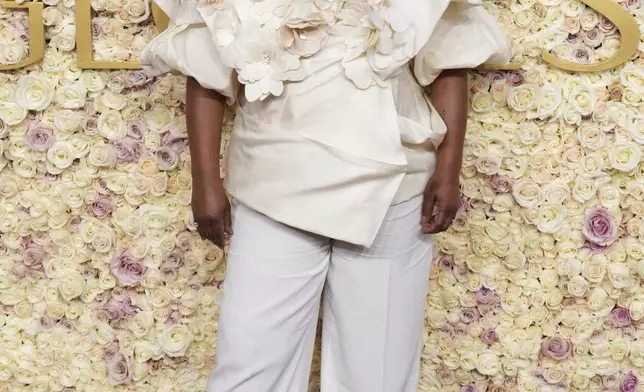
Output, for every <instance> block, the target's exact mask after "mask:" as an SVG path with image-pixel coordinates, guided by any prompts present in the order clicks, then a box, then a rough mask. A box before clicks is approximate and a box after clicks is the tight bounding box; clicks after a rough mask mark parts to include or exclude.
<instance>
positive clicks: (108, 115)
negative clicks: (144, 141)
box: [98, 110, 127, 140]
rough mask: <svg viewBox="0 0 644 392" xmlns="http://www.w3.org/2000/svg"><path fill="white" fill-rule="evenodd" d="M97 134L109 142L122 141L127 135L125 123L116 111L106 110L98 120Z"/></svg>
mask: <svg viewBox="0 0 644 392" xmlns="http://www.w3.org/2000/svg"><path fill="white" fill-rule="evenodd" d="M98 132H99V133H100V134H101V136H104V137H106V138H107V139H109V140H117V139H122V138H124V137H125V135H126V134H127V128H126V127H125V121H124V120H123V117H121V113H119V112H118V111H116V110H106V111H105V112H103V113H101V115H100V116H99V118H98Z"/></svg>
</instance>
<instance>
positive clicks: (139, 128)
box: [125, 121, 143, 140]
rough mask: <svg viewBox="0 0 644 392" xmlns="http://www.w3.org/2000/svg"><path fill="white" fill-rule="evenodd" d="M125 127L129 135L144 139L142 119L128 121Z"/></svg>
mask: <svg viewBox="0 0 644 392" xmlns="http://www.w3.org/2000/svg"><path fill="white" fill-rule="evenodd" d="M125 129H126V130H127V135H128V136H129V137H131V138H134V139H137V140H141V139H143V124H142V123H141V122H140V121H128V122H127V124H126V125H125Z"/></svg>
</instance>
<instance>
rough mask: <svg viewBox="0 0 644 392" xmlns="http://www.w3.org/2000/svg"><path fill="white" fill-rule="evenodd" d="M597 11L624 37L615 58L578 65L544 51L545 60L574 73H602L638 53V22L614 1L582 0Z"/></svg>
mask: <svg viewBox="0 0 644 392" xmlns="http://www.w3.org/2000/svg"><path fill="white" fill-rule="evenodd" d="M581 1H582V2H583V3H586V4H587V5H588V6H589V7H591V8H594V9H595V11H597V12H599V13H600V14H602V15H604V16H605V17H606V18H607V19H608V20H610V21H611V22H613V24H615V27H617V29H618V30H619V32H620V35H621V37H622V45H621V46H620V48H619V50H618V51H617V53H616V54H615V56H613V57H611V58H609V59H607V60H604V61H602V62H599V63H595V64H577V63H573V62H571V61H566V60H562V59H560V58H558V57H555V56H554V55H552V54H550V53H549V52H547V51H545V50H544V51H543V54H542V55H543V60H544V61H545V62H546V63H549V64H552V65H554V66H555V67H558V68H561V69H564V70H566V71H574V72H600V71H607V70H609V69H613V68H615V67H617V66H619V65H620V64H622V63H623V62H625V61H627V60H628V59H630V58H631V56H633V54H635V53H636V52H637V47H638V45H639V42H640V30H639V27H638V26H637V21H636V20H635V18H633V16H631V15H630V14H629V13H628V12H626V10H624V9H623V8H622V7H621V6H620V5H619V4H617V3H615V2H613V1H612V0H581Z"/></svg>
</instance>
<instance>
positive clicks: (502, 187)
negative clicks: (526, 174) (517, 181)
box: [489, 175, 514, 193]
mask: <svg viewBox="0 0 644 392" xmlns="http://www.w3.org/2000/svg"><path fill="white" fill-rule="evenodd" d="M513 182H514V180H512V179H511V178H510V177H506V176H499V175H494V176H492V177H491V178H490V180H489V183H490V185H491V186H492V188H493V189H494V190H495V191H497V192H499V193H508V192H510V188H511V187H512V183H513Z"/></svg>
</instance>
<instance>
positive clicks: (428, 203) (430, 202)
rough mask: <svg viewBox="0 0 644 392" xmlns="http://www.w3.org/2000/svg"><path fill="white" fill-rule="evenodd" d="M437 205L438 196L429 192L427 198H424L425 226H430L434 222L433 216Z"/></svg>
mask: <svg viewBox="0 0 644 392" xmlns="http://www.w3.org/2000/svg"><path fill="white" fill-rule="evenodd" d="M435 205H436V196H435V195H434V193H433V192H431V191H427V192H426V193H425V197H424V198H423V209H422V216H421V223H422V224H423V225H425V224H428V223H430V222H431V221H432V216H433V212H434V206H435Z"/></svg>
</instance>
